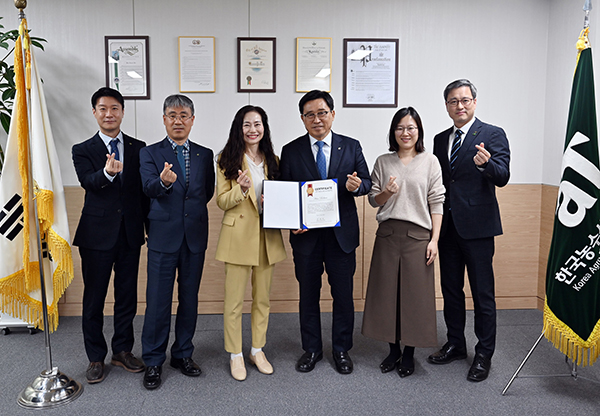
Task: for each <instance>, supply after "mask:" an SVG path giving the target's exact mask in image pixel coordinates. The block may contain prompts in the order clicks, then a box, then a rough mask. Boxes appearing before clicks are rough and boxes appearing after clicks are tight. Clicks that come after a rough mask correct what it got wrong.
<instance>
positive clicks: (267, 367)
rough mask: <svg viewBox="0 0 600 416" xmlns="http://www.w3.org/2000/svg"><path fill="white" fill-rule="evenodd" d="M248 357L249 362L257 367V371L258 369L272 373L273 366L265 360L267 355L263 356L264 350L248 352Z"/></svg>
mask: <svg viewBox="0 0 600 416" xmlns="http://www.w3.org/2000/svg"><path fill="white" fill-rule="evenodd" d="M248 359H249V360H250V362H251V363H252V364H254V365H255V366H256V368H258V371H260V372H261V373H263V374H273V366H272V365H271V363H270V362H269V361H268V360H267V357H265V353H264V352H262V351H259V352H257V353H256V355H252V354H250V356H249V357H248Z"/></svg>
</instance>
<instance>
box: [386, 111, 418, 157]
mask: <svg viewBox="0 0 600 416" xmlns="http://www.w3.org/2000/svg"><path fill="white" fill-rule="evenodd" d="M406 116H411V117H412V118H413V119H414V120H415V123H417V128H418V129H419V132H418V133H419V136H418V137H417V143H415V150H416V151H417V153H421V152H424V151H425V144H424V143H423V138H424V137H425V132H424V131H423V123H421V116H419V113H417V110H415V109H414V108H412V107H404V108H401V109H400V110H398V111H397V112H396V114H394V118H392V124H391V125H390V132H389V134H388V141H389V144H390V151H392V152H397V151H398V150H399V149H400V145H399V144H398V142H397V141H396V127H398V123H400V120H402V119H403V118H404V117H406Z"/></svg>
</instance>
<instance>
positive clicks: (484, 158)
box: [473, 142, 492, 166]
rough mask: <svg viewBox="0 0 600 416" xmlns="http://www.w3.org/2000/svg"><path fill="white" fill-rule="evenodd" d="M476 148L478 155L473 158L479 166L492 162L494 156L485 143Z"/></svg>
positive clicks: (477, 145)
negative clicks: (491, 158)
mask: <svg viewBox="0 0 600 416" xmlns="http://www.w3.org/2000/svg"><path fill="white" fill-rule="evenodd" d="M475 147H476V148H477V154H476V155H475V156H474V157H473V161H474V162H475V164H476V165H477V166H483V165H485V164H486V163H487V162H488V160H490V157H492V155H491V154H490V152H488V151H487V150H486V149H485V145H484V144H483V142H481V143H480V144H476V145H475Z"/></svg>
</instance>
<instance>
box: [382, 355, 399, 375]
mask: <svg viewBox="0 0 600 416" xmlns="http://www.w3.org/2000/svg"><path fill="white" fill-rule="evenodd" d="M401 359H402V356H400V357H398V359H397V360H396V361H394V360H387V359H385V360H383V362H382V363H381V364H379V368H380V369H381V372H382V373H383V374H385V373H389V372H390V371H392V370H393V369H394V368H396V366H397V365H398V364H400V360H401Z"/></svg>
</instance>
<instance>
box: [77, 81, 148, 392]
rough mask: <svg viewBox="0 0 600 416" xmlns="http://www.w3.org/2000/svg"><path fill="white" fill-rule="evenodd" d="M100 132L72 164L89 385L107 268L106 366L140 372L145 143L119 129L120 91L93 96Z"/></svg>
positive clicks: (97, 357) (97, 369)
mask: <svg viewBox="0 0 600 416" xmlns="http://www.w3.org/2000/svg"><path fill="white" fill-rule="evenodd" d="M92 113H93V114H94V117H95V118H96V121H97V122H98V126H99V131H98V133H96V134H95V135H94V137H92V138H91V139H88V140H86V141H85V142H83V143H80V144H76V145H75V146H73V150H72V153H73V164H74V165H75V171H76V172H77V178H78V179H79V182H80V183H81V186H82V187H83V189H85V201H84V205H83V210H82V212H81V218H80V220H79V225H78V227H77V231H76V232H75V239H74V240H73V245H75V246H79V253H80V255H81V272H82V275H83V283H84V290H83V309H82V320H81V321H82V328H83V339H84V343H85V350H86V353H87V356H88V358H89V360H90V364H89V366H88V369H87V372H86V379H87V381H88V383H90V384H94V383H99V382H101V381H102V380H104V376H105V373H104V358H105V357H106V354H107V352H108V347H107V344H106V340H105V339H104V335H103V333H102V326H103V324H104V313H103V311H104V302H105V300H106V293H107V290H108V284H109V281H110V276H111V274H112V270H113V268H114V271H115V277H114V293H115V304H114V328H115V333H114V335H113V337H112V350H113V356H112V359H111V364H113V365H117V366H121V367H123V368H124V369H125V370H127V371H130V372H140V371H143V370H144V364H143V363H142V362H141V361H140V360H138V359H137V358H136V357H134V356H133V354H132V353H131V349H132V348H133V344H134V338H133V318H134V317H135V313H136V310H137V277H138V268H139V262H140V247H141V246H142V245H143V244H144V221H145V219H146V214H147V212H148V198H146V196H145V195H144V193H143V192H142V181H141V178H140V159H139V153H140V149H142V148H143V147H144V146H146V144H145V143H144V142H142V141H139V140H136V139H134V138H132V137H129V136H127V135H126V134H123V132H121V120H122V119H123V114H124V100H123V96H122V95H121V94H120V93H119V92H118V91H116V90H113V89H111V88H100V89H99V90H98V91H96V92H95V93H94V95H93V96H92Z"/></svg>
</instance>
